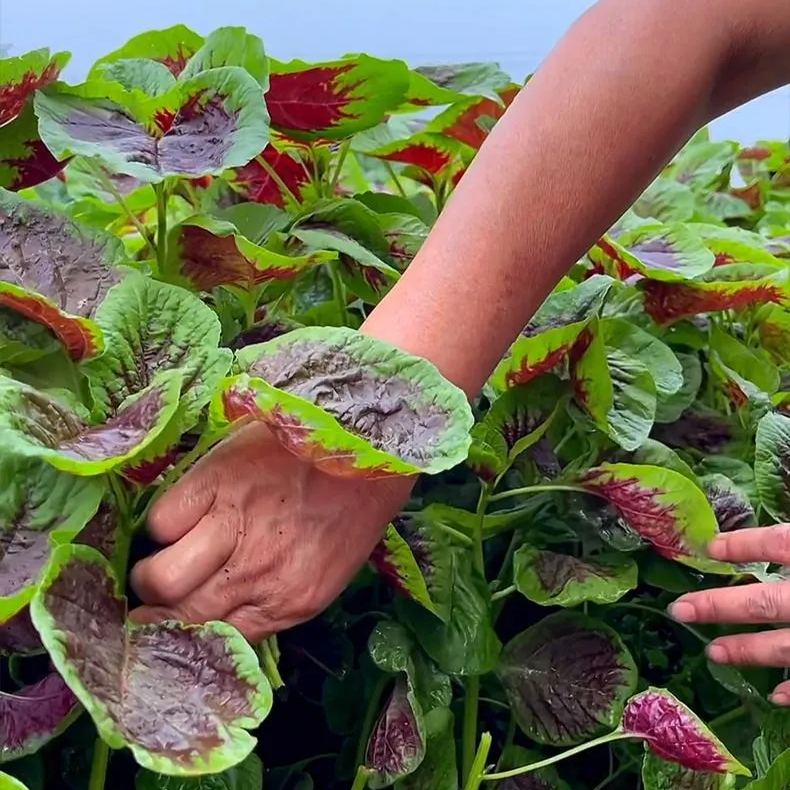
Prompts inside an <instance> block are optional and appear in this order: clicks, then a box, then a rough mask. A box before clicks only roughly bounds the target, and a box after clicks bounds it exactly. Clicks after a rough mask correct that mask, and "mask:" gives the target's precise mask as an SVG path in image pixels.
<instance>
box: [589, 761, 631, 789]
mask: <svg viewBox="0 0 790 790" xmlns="http://www.w3.org/2000/svg"><path fill="white" fill-rule="evenodd" d="M636 762H637V761H636V760H634V758H633V757H632V758H630V759H629V760H623V762H622V763H620V765H619V766H618V767H617V770H616V771H611V772H610V773H609V775H608V776H606V777H604V779H603V780H601V781H600V782H599V783H598V784H597V785H595V787H594V788H593V790H603V788H604V787H606V786H607V785H609V784H611V783H612V782H614V780H615V779H617V777H618V776H621V775H622V774H624V773H625V772H626V771H627V770H629V768H633V766H634V765H635V764H636Z"/></svg>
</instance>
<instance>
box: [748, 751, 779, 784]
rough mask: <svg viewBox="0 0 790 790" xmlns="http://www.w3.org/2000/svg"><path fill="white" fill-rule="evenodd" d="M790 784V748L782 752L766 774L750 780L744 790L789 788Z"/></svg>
mask: <svg viewBox="0 0 790 790" xmlns="http://www.w3.org/2000/svg"><path fill="white" fill-rule="evenodd" d="M789 785H790V749H787V750H786V751H784V752H782V754H781V755H779V757H777V759H776V761H775V762H774V763H773V764H772V765H771V767H770V768H769V769H768V772H767V773H766V774H765V776H763V777H761V778H760V779H755V780H754V781H753V782H749V784H748V785H746V787H744V790H787V787H788V786H789Z"/></svg>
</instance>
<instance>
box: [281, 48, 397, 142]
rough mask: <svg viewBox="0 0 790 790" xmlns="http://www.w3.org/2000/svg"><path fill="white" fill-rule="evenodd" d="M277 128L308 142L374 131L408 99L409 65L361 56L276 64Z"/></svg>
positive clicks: (336, 138)
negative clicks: (325, 60)
mask: <svg viewBox="0 0 790 790" xmlns="http://www.w3.org/2000/svg"><path fill="white" fill-rule="evenodd" d="M269 79H270V84H269V90H268V92H267V93H266V104H267V106H268V107H269V112H270V113H271V117H272V126H274V127H275V128H276V129H279V130H280V131H284V132H287V133H288V134H289V135H290V136H291V137H294V138H297V139H303V140H315V139H325V140H340V139H344V138H346V137H349V136H350V135H352V134H353V133H354V132H359V131H361V130H362V129H369V128H371V127H372V126H375V125H376V124H378V123H381V121H383V120H384V117H385V115H386V114H387V113H388V112H390V111H391V110H393V109H395V108H396V107H397V106H398V105H399V104H400V103H401V101H402V100H403V97H404V96H405V94H406V89H407V88H408V84H409V70H408V68H407V67H406V64H405V63H403V61H399V60H379V59H377V58H371V57H369V56H368V55H355V56H352V57H348V58H343V59H341V60H334V61H328V62H325V63H305V62H304V61H300V60H292V61H290V62H288V63H281V62H279V61H275V60H272V61H271V75H270V78H269Z"/></svg>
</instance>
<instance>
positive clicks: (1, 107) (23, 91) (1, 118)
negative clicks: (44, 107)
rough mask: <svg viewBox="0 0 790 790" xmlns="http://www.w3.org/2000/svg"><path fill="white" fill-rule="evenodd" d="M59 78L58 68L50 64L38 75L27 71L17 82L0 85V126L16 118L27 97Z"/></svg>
mask: <svg viewBox="0 0 790 790" xmlns="http://www.w3.org/2000/svg"><path fill="white" fill-rule="evenodd" d="M59 76H60V66H59V65H58V64H57V63H54V62H53V63H50V64H49V66H47V67H46V68H45V69H44V70H43V71H42V72H41V73H40V74H38V73H36V71H34V70H32V69H31V70H30V71H28V72H27V73H26V74H24V75H23V76H22V79H21V80H20V81H19V82H14V83H11V84H4V85H3V84H0V126H1V125H2V124H4V123H8V122H9V121H10V120H12V119H14V118H16V116H17V115H19V113H20V112H22V108H23V107H24V106H25V102H26V101H27V98H28V96H30V95H31V94H32V93H34V92H35V91H37V90H38V89H39V88H43V87H44V86H45V85H49V84H50V83H51V82H54V81H55V80H56V79H57V78H58V77H59Z"/></svg>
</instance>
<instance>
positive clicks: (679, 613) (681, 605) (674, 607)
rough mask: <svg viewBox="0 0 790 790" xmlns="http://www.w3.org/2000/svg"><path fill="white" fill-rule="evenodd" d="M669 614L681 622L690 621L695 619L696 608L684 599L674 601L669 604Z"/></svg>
mask: <svg viewBox="0 0 790 790" xmlns="http://www.w3.org/2000/svg"><path fill="white" fill-rule="evenodd" d="M669 614H670V616H671V617H673V618H674V619H675V620H680V621H681V622H682V623H690V622H693V621H694V620H696V619H697V610H696V609H695V608H694V606H693V605H692V604H690V603H686V602H684V601H675V603H673V604H671V605H670V607H669Z"/></svg>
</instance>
